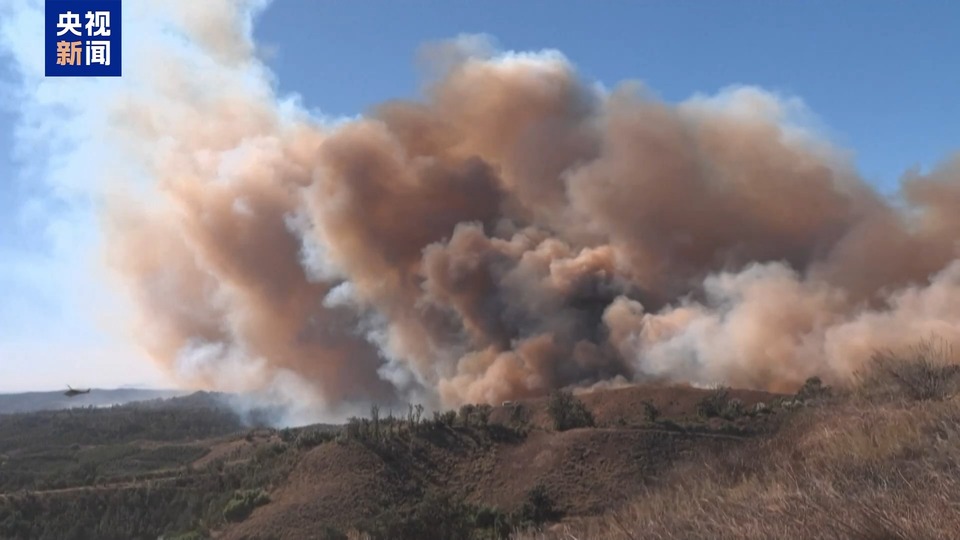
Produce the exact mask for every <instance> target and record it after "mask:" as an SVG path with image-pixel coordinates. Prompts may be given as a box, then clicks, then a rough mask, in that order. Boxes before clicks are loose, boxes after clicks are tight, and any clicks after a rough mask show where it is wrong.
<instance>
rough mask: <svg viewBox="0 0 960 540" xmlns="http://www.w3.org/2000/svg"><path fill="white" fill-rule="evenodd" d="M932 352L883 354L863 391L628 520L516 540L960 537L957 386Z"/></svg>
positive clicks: (673, 488) (717, 460)
mask: <svg viewBox="0 0 960 540" xmlns="http://www.w3.org/2000/svg"><path fill="white" fill-rule="evenodd" d="M925 351H926V352H925ZM930 351H934V349H930V348H927V349H923V348H922V347H921V348H917V349H915V350H914V351H912V353H911V354H912V356H906V357H897V356H893V355H890V354H884V355H879V356H878V357H877V359H876V360H875V363H874V364H873V365H872V366H870V367H869V368H868V371H866V372H864V373H863V375H862V377H861V379H860V384H861V386H860V387H859V388H857V389H854V390H855V391H853V392H849V393H847V395H845V396H843V397H839V398H836V399H834V400H833V401H830V402H827V403H824V404H822V405H820V406H817V407H810V408H807V409H805V410H803V411H801V412H798V413H797V415H796V417H795V418H794V419H793V421H792V422H790V423H789V424H788V425H787V426H786V427H785V428H784V429H783V430H782V431H781V432H780V433H778V434H777V435H776V436H775V437H773V438H770V439H767V440H765V441H758V442H757V443H755V444H753V445H750V446H747V447H744V448H741V449H738V450H737V451H736V452H733V453H729V454H727V455H703V456H701V458H700V459H698V460H691V461H690V462H688V463H686V464H685V465H683V466H681V467H678V468H677V469H675V470H673V471H671V472H670V473H668V474H666V475H665V476H664V477H662V478H660V479H659V481H658V482H657V483H656V485H654V486H652V487H651V488H650V489H649V490H648V491H647V492H646V493H645V494H644V495H642V496H640V497H638V498H636V499H634V500H633V501H630V502H628V503H626V504H625V505H624V506H623V507H622V508H621V509H620V510H619V511H616V512H613V513H610V514H607V515H605V516H601V517H598V518H588V519H584V520H581V521H577V522H570V523H564V524H561V525H557V526H554V527H553V528H552V529H550V530H548V531H546V532H541V533H535V534H526V535H519V536H518V537H517V538H520V539H524V540H533V539H538V540H559V539H567V540H569V539H598V540H614V539H616V540H636V539H671V538H678V539H679V538H683V539H688V538H746V539H753V538H757V539H759V538H778V539H781V538H803V539H821V538H823V539H827V538H830V539H832V538H857V539H863V540H881V539H914V538H916V539H927V538H931V539H932V538H957V537H958V536H960V398H958V397H954V393H953V391H952V389H953V388H954V387H955V386H956V383H957V381H956V380H955V379H956V378H957V377H956V375H955V370H954V369H952V368H951V367H950V366H949V364H948V363H944V362H942V361H941V360H942V357H934V358H931V357H930ZM934 353H937V354H939V352H938V351H934ZM904 381H908V382H906V383H905V382H904Z"/></svg>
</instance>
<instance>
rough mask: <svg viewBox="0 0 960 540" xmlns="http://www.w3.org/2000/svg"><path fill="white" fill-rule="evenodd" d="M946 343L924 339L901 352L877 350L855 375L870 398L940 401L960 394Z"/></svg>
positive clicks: (959, 368) (958, 373) (957, 368)
mask: <svg viewBox="0 0 960 540" xmlns="http://www.w3.org/2000/svg"><path fill="white" fill-rule="evenodd" d="M956 361H957V358H956V356H955V355H954V354H953V348H952V347H951V346H950V344H949V343H946V342H942V341H937V340H924V341H921V342H920V343H919V344H917V345H916V346H914V347H912V348H910V349H908V350H906V351H903V352H896V351H892V350H884V351H879V352H877V353H876V354H874V355H873V357H872V358H871V359H870V361H869V362H868V363H867V365H866V366H865V369H863V370H862V371H860V372H858V373H857V374H856V379H857V382H858V390H859V393H860V394H861V395H862V396H865V397H867V398H871V399H909V400H913V401H928V400H943V399H946V398H948V397H951V396H954V395H956V394H957V393H958V391H960V365H958V364H957V363H956Z"/></svg>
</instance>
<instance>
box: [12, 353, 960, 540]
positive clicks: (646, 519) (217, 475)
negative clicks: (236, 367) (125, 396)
mask: <svg viewBox="0 0 960 540" xmlns="http://www.w3.org/2000/svg"><path fill="white" fill-rule="evenodd" d="M912 369H913V368H910V369H906V368H901V367H898V368H896V369H894V370H893V371H878V372H877V373H878V375H877V376H876V377H874V378H873V379H869V380H864V381H862V382H861V384H860V385H859V386H857V387H852V388H850V389H833V390H831V389H829V388H826V387H823V386H822V385H820V384H819V381H817V380H811V381H809V382H808V384H807V385H805V386H804V387H803V388H802V389H800V391H799V393H798V394H797V395H796V396H783V395H773V394H768V393H762V392H752V391H735V390H729V389H714V390H705V389H697V388H691V387H687V386H655V385H638V386H630V387H625V388H618V389H609V390H597V391H593V392H589V393H580V394H576V395H573V394H567V393H554V394H552V395H551V396H549V397H545V398H540V399H532V400H525V401H518V402H513V403H507V404H504V405H502V406H498V407H488V406H482V407H481V406H465V407H463V408H462V409H460V410H459V411H446V412H438V413H435V414H430V415H426V414H423V411H421V410H415V409H411V410H410V411H409V414H406V415H403V417H402V418H398V417H393V416H387V417H384V416H383V415H382V414H381V413H380V412H379V411H378V410H376V409H372V410H371V413H370V415H369V416H368V417H366V418H357V419H351V420H350V421H349V422H348V423H347V424H346V425H344V426H326V425H316V426H307V427H303V428H297V429H273V428H269V427H265V426H260V427H256V426H246V425H244V424H243V423H242V422H241V421H240V419H239V417H237V416H236V415H235V414H234V413H233V412H232V411H230V410H229V409H228V408H226V407H223V406H218V405H217V403H221V401H220V399H219V398H218V396H216V395H209V394H196V395H193V396H189V397H185V398H178V399H173V400H163V401H155V402H150V406H139V405H129V406H123V407H112V408H106V409H83V410H72V411H55V412H44V413H33V414H23V415H8V416H4V417H0V537H2V538H31V539H32V538H58V539H59V538H91V537H96V538H108V539H109V538H118V539H119V538H157V537H159V536H161V535H163V536H164V538H180V539H188V538H189V539H196V538H221V539H249V540H253V539H268V538H269V539H296V538H326V539H343V538H354V539H363V538H370V539H380V538H390V539H407V538H411V539H414V538H415V539H424V538H425V539H431V538H437V539H471V538H473V539H477V538H508V537H515V538H522V539H528V540H532V539H544V540H554V539H560V538H601V539H604V538H611V539H613V538H617V539H621V538H622V539H634V538H726V537H738V538H739V537H747V538H773V537H777V538H849V537H854V538H939V537H944V538H946V537H949V534H947V535H946V536H944V534H946V532H947V531H950V530H956V529H951V527H955V526H960V522H958V520H957V518H956V517H955V516H957V515H958V514H957V512H956V508H955V502H951V501H956V500H960V499H958V498H957V496H958V495H960V483H958V482H957V481H956V480H955V478H958V477H960V476H958V475H957V474H956V473H958V472H960V468H958V467H960V466H958V463H957V460H956V456H957V455H960V452H958V450H960V448H958V447H957V441H958V440H960V436H958V435H957V434H958V433H960V403H958V400H957V399H956V398H954V397H953V396H954V395H956V389H958V388H960V375H958V373H960V370H951V369H947V368H943V369H941V368H935V367H933V366H932V365H931V366H926V367H923V366H921V368H920V369H919V371H918V372H917V373H919V374H917V373H914V371H917V370H914V371H911V370H912ZM904 381H907V382H908V383H910V385H907V386H904V385H905V384H906V383H904ZM911 381H913V382H911ZM845 501H847V502H845ZM951 516H953V517H951Z"/></svg>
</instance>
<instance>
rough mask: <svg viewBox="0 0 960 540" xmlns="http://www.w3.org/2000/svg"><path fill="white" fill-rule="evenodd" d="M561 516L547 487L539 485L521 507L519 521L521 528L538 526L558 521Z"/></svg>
mask: <svg viewBox="0 0 960 540" xmlns="http://www.w3.org/2000/svg"><path fill="white" fill-rule="evenodd" d="M561 516H562V514H561V513H560V512H559V511H558V510H557V508H556V503H555V502H554V501H553V498H552V497H550V494H549V493H547V488H546V486H544V485H543V484H537V485H536V486H534V488H533V489H531V490H530V491H529V492H528V493H527V499H526V500H525V501H524V503H523V506H521V507H520V512H519V515H518V516H517V521H519V523H518V525H520V526H528V525H535V526H536V525H541V524H543V523H546V522H548V521H556V520H557V519H559V518H560V517H561Z"/></svg>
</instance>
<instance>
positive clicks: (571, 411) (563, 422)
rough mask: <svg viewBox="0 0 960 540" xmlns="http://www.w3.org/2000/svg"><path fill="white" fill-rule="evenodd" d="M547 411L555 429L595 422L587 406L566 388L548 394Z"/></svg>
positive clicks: (584, 425) (561, 429)
mask: <svg viewBox="0 0 960 540" xmlns="http://www.w3.org/2000/svg"><path fill="white" fill-rule="evenodd" d="M547 411H548V412H549V413H550V418H552V419H553V427H554V428H556V430H557V431H566V430H568V429H574V428H580V427H591V426H593V425H594V424H595V421H594V419H593V414H592V413H591V412H590V410H589V409H587V406H586V405H584V404H583V402H582V401H580V400H579V399H577V398H576V397H574V395H573V393H571V392H569V391H567V390H557V391H555V392H553V393H552V394H550V401H549V403H548V404H547Z"/></svg>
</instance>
